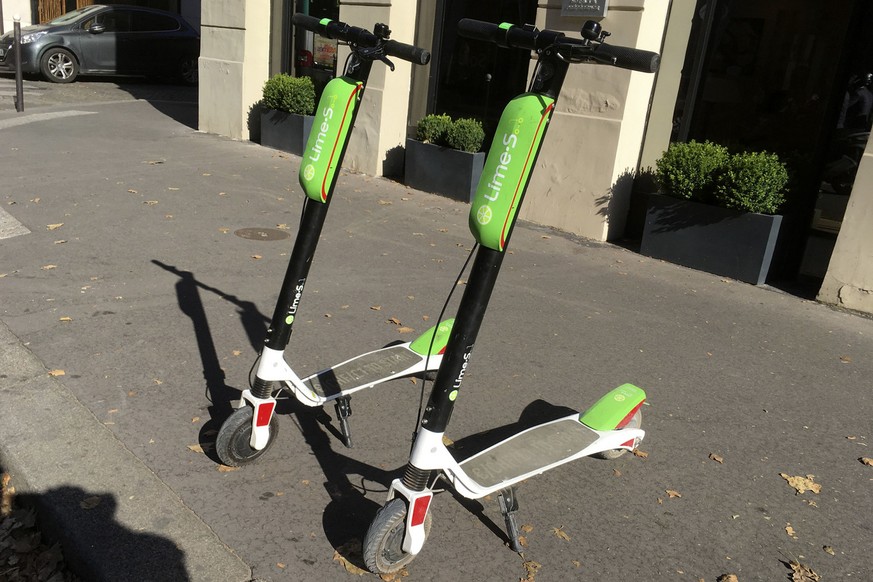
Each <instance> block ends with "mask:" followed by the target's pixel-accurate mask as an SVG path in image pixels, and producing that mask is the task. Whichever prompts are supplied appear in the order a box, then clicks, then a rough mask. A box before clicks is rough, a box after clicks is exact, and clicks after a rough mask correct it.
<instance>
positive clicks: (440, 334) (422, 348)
mask: <svg viewBox="0 0 873 582" xmlns="http://www.w3.org/2000/svg"><path fill="white" fill-rule="evenodd" d="M454 324H455V320H454V318H452V319H447V320H445V321H441V322H440V323H438V324H437V325H435V326H433V327H432V328H430V329H429V330H427V331H426V332H424V333H423V334H421V335H420V336H418V337H417V338H415V340H414V341H413V342H412V343H411V344H409V349H410V350H412V351H413V352H415V353H416V354H419V355H422V356H426V355H428V350H430V355H434V354H441V353H443V351H444V350H445V349H446V344H447V343H448V342H449V334H451V333H452V326H453V325H454ZM431 338H433V345H431Z"/></svg>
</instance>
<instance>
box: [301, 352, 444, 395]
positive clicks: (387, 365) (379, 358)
mask: <svg viewBox="0 0 873 582" xmlns="http://www.w3.org/2000/svg"><path fill="white" fill-rule="evenodd" d="M408 346H409V344H408V343H406V344H400V345H396V346H390V347H387V348H382V349H381V350H376V351H373V352H368V353H366V354H362V355H360V356H358V357H356V358H352V359H351V360H346V361H345V362H343V363H341V364H337V365H336V366H333V367H332V368H328V369H326V370H322V371H321V372H318V373H317V374H314V375H312V376H309V377H308V378H304V379H303V383H304V384H306V385H307V386H308V387H309V388H310V389H311V390H312V391H313V392H314V393H315V394H317V395H318V396H319V397H320V398H325V399H331V398H333V397H336V396H337V395H339V394H348V393H350V392H354V391H356V390H361V389H364V388H369V387H370V386H373V385H375V384H380V383H382V382H385V381H387V380H391V379H393V378H400V377H402V376H405V375H408V374H414V373H416V372H420V371H423V370H424V365H423V364H424V360H425V357H424V356H422V355H421V354H418V353H416V352H414V351H412V350H411V349H409V347H408ZM441 359H442V358H441V357H435V356H431V360H432V361H433V362H435V363H438V362H439V360H441Z"/></svg>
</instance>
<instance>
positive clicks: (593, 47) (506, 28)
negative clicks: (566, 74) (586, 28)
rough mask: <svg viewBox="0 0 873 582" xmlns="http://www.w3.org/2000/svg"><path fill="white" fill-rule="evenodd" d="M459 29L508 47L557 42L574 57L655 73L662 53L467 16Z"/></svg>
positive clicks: (533, 47)
mask: <svg viewBox="0 0 873 582" xmlns="http://www.w3.org/2000/svg"><path fill="white" fill-rule="evenodd" d="M458 32H459V33H460V34H461V36H465V37H467V38H472V39H476V40H482V41H486V42H492V43H494V44H497V45H499V46H502V47H508V48H519V49H527V50H542V49H545V48H548V47H549V46H552V45H555V44H557V45H564V46H565V47H567V48H568V49H570V52H571V58H573V59H579V60H589V61H594V62H598V63H603V64H607V65H612V66H614V67H619V68H622V69H630V70H632V71H641V72H643V73H654V72H655V71H657V70H658V65H659V64H660V62H661V56H660V55H659V54H658V53H654V52H652V51H646V50H641V49H637V48H631V47H625V46H617V45H611V44H605V43H603V42H592V41H588V40H583V39H581V38H578V39H577V38H571V37H568V36H565V35H564V33H562V32H557V31H554V30H537V29H536V28H534V27H533V26H530V27H527V26H525V27H521V26H515V25H512V24H500V25H498V24H494V23H491V22H483V21H481V20H473V19H471V18H464V19H462V20H460V21H459V22H458Z"/></svg>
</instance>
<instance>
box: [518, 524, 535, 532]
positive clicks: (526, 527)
mask: <svg viewBox="0 0 873 582" xmlns="http://www.w3.org/2000/svg"><path fill="white" fill-rule="evenodd" d="M519 529H520V530H521V531H523V532H524V533H530V532H532V531H533V530H534V526H532V525H530V524H529V523H526V524H524V525H523V526H521V527H520V528H519Z"/></svg>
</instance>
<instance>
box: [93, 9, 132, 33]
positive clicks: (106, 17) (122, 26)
mask: <svg viewBox="0 0 873 582" xmlns="http://www.w3.org/2000/svg"><path fill="white" fill-rule="evenodd" d="M96 20H97V24H102V25H103V26H104V27H106V32H130V12H124V11H122V10H113V11H110V12H104V13H103V14H99V15H97V19H96Z"/></svg>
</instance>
